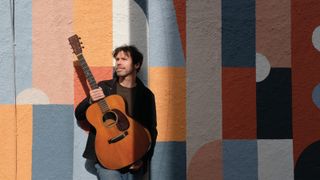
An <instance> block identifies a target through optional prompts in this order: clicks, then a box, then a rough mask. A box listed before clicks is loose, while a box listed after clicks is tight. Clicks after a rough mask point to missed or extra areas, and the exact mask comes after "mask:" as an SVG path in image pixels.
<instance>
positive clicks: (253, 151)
mask: <svg viewBox="0 0 320 180" xmlns="http://www.w3.org/2000/svg"><path fill="white" fill-rule="evenodd" d="M319 8H320V2H319V1H318V0H306V1H299V0H281V1H277V0H269V1H264V0H242V1H235V0H204V1H196V0H161V1H158V0H121V1H120V0H105V1H97V0H93V1H83V0H65V1H57V0H48V1H40V0H2V1H0V12H1V16H0V22H1V25H0V85H1V86H0V119H1V122H2V126H1V127H0V136H1V140H0V142H1V148H0V154H1V155H2V158H1V161H0V179H4V180H14V179H23V180H31V179H32V180H43V179H52V180H56V179H59V180H60V179H61V180H69V179H73V180H91V179H92V180H94V179H96V177H95V172H94V170H93V169H92V168H90V167H91V165H90V162H87V161H85V159H84V158H82V152H83V150H84V147H85V142H86V138H87V131H86V130H85V129H82V128H81V127H80V125H79V124H77V123H76V121H75V118H74V108H75V107H76V105H77V104H78V103H79V102H80V101H81V100H82V99H83V98H84V97H86V96H87V95H88V91H89V88H88V85H87V83H86V81H85V79H84V75H83V74H81V72H80V71H79V67H78V65H77V63H76V62H75V60H76V57H75V56H74V55H73V54H72V50H71V49H70V45H69V43H68V37H70V36H72V35H73V34H78V35H79V36H80V37H81V38H82V39H81V40H82V42H83V44H84V49H83V51H84V56H85V58H86V60H87V61H88V64H89V66H90V69H91V70H92V72H93V75H94V76H95V77H96V79H97V80H98V81H100V80H103V79H109V78H111V77H112V73H113V59H112V54H111V53H112V50H113V49H114V48H115V47H117V46H119V45H123V44H134V45H136V46H137V47H138V48H139V49H140V50H141V51H142V52H143V54H144V64H143V67H142V70H141V71H140V74H139V77H140V78H141V79H142V80H143V82H144V83H145V84H146V85H148V87H149V88H150V89H151V90H152V91H153V92H154V94H155V97H156V106H157V120H158V132H159V135H158V139H157V144H156V148H155V153H154V156H153V160H152V163H151V170H150V177H151V179H154V180H170V179H190V180H193V179H197V180H198V179H201V180H202V179H204V180H206V179H214V180H274V179H283V180H292V179H296V180H305V179H320V173H319V172H318V170H317V166H318V165H319V164H320V159H319V157H320V156H319V155H318V154H319V153H318V152H319V149H320V146H319V144H320V143H319V140H320V130H319V129H320V121H319V119H320V110H319V108H320V85H319V84H320V73H319V72H318V70H319V69H320V52H319V51H320V14H319V12H320V11H319Z"/></svg>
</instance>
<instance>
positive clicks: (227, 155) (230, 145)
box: [223, 140, 258, 180]
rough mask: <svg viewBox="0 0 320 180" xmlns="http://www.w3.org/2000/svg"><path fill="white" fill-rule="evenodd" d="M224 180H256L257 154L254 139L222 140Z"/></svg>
mask: <svg viewBox="0 0 320 180" xmlns="http://www.w3.org/2000/svg"><path fill="white" fill-rule="evenodd" d="M223 176H224V180H239V179H243V180H244V179H245V180H257V179H258V156H257V142H256V140H252V141H250V140H224V141H223Z"/></svg>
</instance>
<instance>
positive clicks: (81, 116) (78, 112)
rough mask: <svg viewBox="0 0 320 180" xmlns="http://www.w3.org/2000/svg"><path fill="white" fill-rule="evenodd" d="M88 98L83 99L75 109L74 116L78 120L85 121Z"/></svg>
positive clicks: (88, 103)
mask: <svg viewBox="0 0 320 180" xmlns="http://www.w3.org/2000/svg"><path fill="white" fill-rule="evenodd" d="M89 98H90V97H87V98H85V99H83V100H82V101H81V102H80V103H79V104H78V106H77V107H76V109H75V117H76V119H77V120H78V121H87V118H86V111H87V109H88V107H89V106H90V102H89Z"/></svg>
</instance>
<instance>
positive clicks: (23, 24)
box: [15, 0, 46, 93]
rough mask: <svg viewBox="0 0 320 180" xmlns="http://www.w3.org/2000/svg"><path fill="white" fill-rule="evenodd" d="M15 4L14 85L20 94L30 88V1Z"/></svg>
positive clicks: (19, 0)
mask: <svg viewBox="0 0 320 180" xmlns="http://www.w3.org/2000/svg"><path fill="white" fill-rule="evenodd" d="M15 2H16V7H15V30H16V31H15V35H16V38H15V39H16V69H17V71H16V81H17V83H16V85H17V93H20V92H21V91H23V90H24V89H27V88H31V87H32V0H16V1H15ZM45 50H46V49H45V47H43V51H45Z"/></svg>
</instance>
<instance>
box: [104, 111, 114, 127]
mask: <svg viewBox="0 0 320 180" xmlns="http://www.w3.org/2000/svg"><path fill="white" fill-rule="evenodd" d="M103 123H104V125H105V126H107V127H113V126H114V125H115V124H116V123H117V115H116V114H115V113H114V112H112V111H110V112H107V113H105V114H104V115H103Z"/></svg>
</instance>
